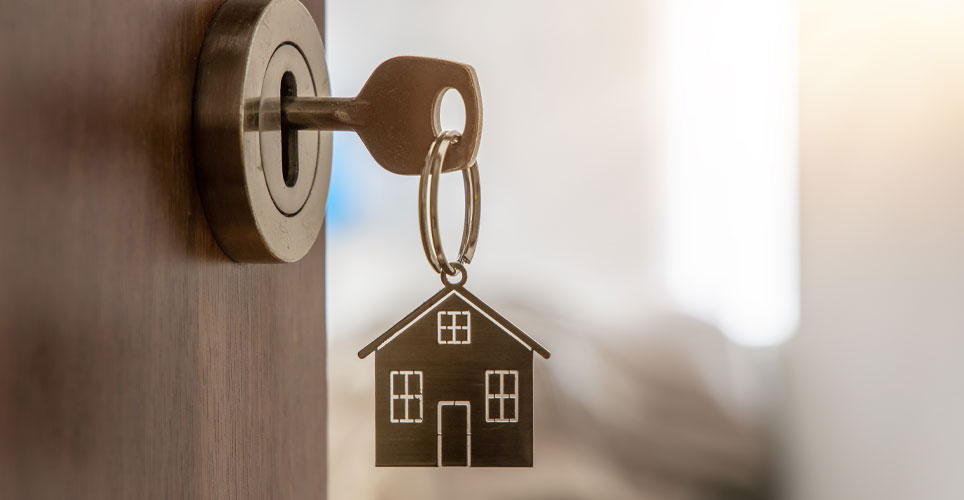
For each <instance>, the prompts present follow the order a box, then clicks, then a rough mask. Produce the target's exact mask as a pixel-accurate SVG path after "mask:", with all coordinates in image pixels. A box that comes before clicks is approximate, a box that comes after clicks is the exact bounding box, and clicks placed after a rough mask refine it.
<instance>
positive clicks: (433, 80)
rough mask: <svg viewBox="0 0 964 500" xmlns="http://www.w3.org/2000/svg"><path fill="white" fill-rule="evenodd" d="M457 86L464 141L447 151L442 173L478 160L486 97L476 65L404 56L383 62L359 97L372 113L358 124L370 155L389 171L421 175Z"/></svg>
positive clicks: (359, 132)
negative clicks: (446, 101)
mask: <svg viewBox="0 0 964 500" xmlns="http://www.w3.org/2000/svg"><path fill="white" fill-rule="evenodd" d="M448 89H455V90H456V91H458V93H459V94H461V96H462V102H464V103H465V129H464V130H463V132H462V139H461V140H460V141H459V142H458V143H457V144H455V145H453V146H452V147H451V148H450V149H449V151H448V154H447V155H446V158H445V165H443V167H442V169H443V171H452V170H461V169H463V168H465V167H467V166H469V165H471V164H472V162H474V161H475V157H476V154H478V150H479V141H480V139H481V133H482V96H481V93H480V92H479V80H478V77H477V76H476V74H475V69H474V68H472V66H469V65H467V64H461V63H456V62H452V61H446V60H443V59H433V58H428V57H412V56H403V57H395V58H392V59H389V60H387V61H385V62H383V63H382V64H380V65H379V66H378V67H377V68H375V71H374V72H373V73H372V75H371V77H369V78H368V82H366V83H365V86H364V88H362V90H361V92H359V93H358V97H357V98H356V100H357V101H359V102H364V103H367V104H368V110H369V111H370V112H371V115H370V116H368V117H367V119H366V120H365V124H364V125H363V126H360V127H357V128H355V131H356V132H357V133H358V136H359V137H361V140H362V142H364V143H365V146H366V147H367V148H368V151H369V152H370V153H371V155H372V157H373V158H375V161H377V162H378V164H379V165H381V166H382V167H384V168H385V169H386V170H388V171H390V172H393V173H396V174H402V175H419V174H420V173H421V172H422V167H423V166H424V165H425V155H426V154H427V153H428V151H429V147H430V146H431V144H432V141H434V140H435V137H436V135H437V134H438V133H439V132H441V130H440V125H439V106H440V105H441V101H442V95H443V94H444V93H445V91H446V90H448Z"/></svg>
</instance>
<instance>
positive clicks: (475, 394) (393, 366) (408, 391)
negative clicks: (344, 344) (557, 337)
mask: <svg viewBox="0 0 964 500" xmlns="http://www.w3.org/2000/svg"><path fill="white" fill-rule="evenodd" d="M533 351H535V352H537V353H539V354H540V355H541V356H542V357H544V358H549V351H548V350H546V348H545V347H542V346H541V345H539V343H537V342H536V341H535V340H533V339H532V338H530V337H529V336H528V335H526V334H525V333H523V332H522V330H520V329H519V328H518V327H516V326H515V325H513V324H512V323H510V322H509V321H508V320H506V319H505V318H503V317H502V316H501V315H499V314H498V313H497V312H495V311H494V310H492V308H490V307H489V306H487V305H485V303H484V302H482V301H481V300H479V299H478V298H477V297H475V296H474V295H472V294H471V293H469V292H468V291H467V290H465V289H464V288H462V287H461V286H460V285H447V286H446V287H445V288H443V289H442V290H441V291H440V292H439V293H437V294H435V295H434V296H433V297H432V298H430V299H428V300H427V301H426V302H425V303H424V304H422V305H421V306H420V307H419V308H418V309H415V310H414V311H412V312H411V313H410V314H409V315H408V316H406V317H405V318H404V319H402V320H401V321H399V322H398V323H397V324H396V325H395V326H393V327H392V328H391V329H389V330H388V331H387V332H385V333H384V334H382V335H381V336H379V337H378V338H376V339H375V340H374V341H373V342H371V343H370V344H368V345H367V346H365V348H364V349H362V350H361V351H359V352H358V357H360V358H365V357H366V356H368V355H369V354H371V353H372V352H375V465H377V466H428V467H434V466H463V467H467V466H474V467H531V466H532V359H533V356H532V353H533Z"/></svg>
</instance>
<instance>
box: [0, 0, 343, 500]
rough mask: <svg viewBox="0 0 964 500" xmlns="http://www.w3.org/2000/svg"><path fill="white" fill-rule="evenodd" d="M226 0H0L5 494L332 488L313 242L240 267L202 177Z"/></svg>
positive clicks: (1, 466)
mask: <svg viewBox="0 0 964 500" xmlns="http://www.w3.org/2000/svg"><path fill="white" fill-rule="evenodd" d="M303 1H304V3H305V4H306V5H307V7H308V8H309V10H310V11H311V12H312V14H313V16H314V17H315V20H316V21H317V23H318V25H319V26H323V14H324V5H323V0H303ZM220 3H221V1H220V0H71V1H64V2H39V1H19V2H2V3H0V63H2V64H0V165H2V169H3V178H2V179H3V180H2V182H0V498H3V499H21V498H24V499H33V498H57V499H59V498H80V499H109V498H122V499H135V498H136V499H142V498H158V499H160V498H163V499H173V498H177V499H181V498H252V499H254V498H256V499H266V498H295V499H304V498H323V497H324V496H325V485H326V477H325V474H326V472H325V469H326V400H325V399H326V385H325V384H326V380H325V311H324V304H325V297H324V283H325V277H324V270H325V255H324V241H323V240H321V239H319V241H318V243H316V245H315V247H314V249H313V250H312V251H311V252H310V253H309V254H308V256H307V257H305V258H304V259H303V260H302V261H301V262H298V263H296V264H288V265H277V264H276V265H251V264H248V265H241V264H236V263H234V262H232V261H230V260H229V259H227V258H226V257H225V256H224V254H223V253H222V252H221V250H220V249H219V248H218V245H217V243H216V242H215V240H214V238H213V237H212V234H211V231H210V230H209V228H208V225H207V222H206V221H205V218H204V213H203V210H202V207H201V203H200V199H199V197H198V191H197V188H196V184H195V175H194V165H193V159H192V144H191V140H192V139H191V106H192V93H193V87H194V75H195V68H196V64H197V58H198V54H199V52H200V48H201V42H202V40H203V37H204V33H205V28H206V26H207V24H208V21H209V20H210V19H211V17H212V16H213V15H214V13H215V11H216V10H217V8H218V6H219V5H220Z"/></svg>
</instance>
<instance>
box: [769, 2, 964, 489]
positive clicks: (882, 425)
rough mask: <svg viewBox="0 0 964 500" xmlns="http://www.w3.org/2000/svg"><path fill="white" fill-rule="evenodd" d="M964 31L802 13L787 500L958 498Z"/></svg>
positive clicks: (923, 19)
mask: <svg viewBox="0 0 964 500" xmlns="http://www.w3.org/2000/svg"><path fill="white" fill-rule="evenodd" d="M962 26H964V5H962V4H961V3H960V2H937V1H925V2H920V1H903V2H877V1H873V2H872V1H853V2H839V1H836V0H807V1H804V2H802V10H801V120H802V121H801V142H800V149H801V166H800V168H801V179H800V182H801V203H802V206H801V210H802V221H801V226H802V235H801V239H802V249H801V256H802V280H801V281H802V310H801V312H802V317H801V331H800V332H799V333H798V335H797V337H796V338H795V340H794V341H793V342H792V344H791V345H790V346H789V348H788V350H787V376H788V388H787V389H788V393H787V397H788V406H787V408H786V416H787V418H786V423H787V427H786V432H785V436H786V439H787V442H786V444H787V445H788V457H787V458H788V459H789V462H788V464H789V468H788V469H787V470H786V473H787V477H786V479H787V481H788V482H787V486H788V487H789V490H790V493H791V495H790V496H791V497H792V498H797V499H815V500H834V499H847V500H853V499H873V500H889V499H928V500H944V499H947V500H951V499H961V498H964V363H962V358H964V56H962V54H964V30H962Z"/></svg>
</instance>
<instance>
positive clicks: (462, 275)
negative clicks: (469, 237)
mask: <svg viewBox="0 0 964 500" xmlns="http://www.w3.org/2000/svg"><path fill="white" fill-rule="evenodd" d="M451 264H452V267H454V268H455V270H456V271H457V272H458V274H459V281H458V282H456V283H452V282H451V281H449V275H448V274H446V273H439V277H440V278H442V284H443V285H445V286H462V285H464V284H465V282H466V281H468V280H469V272H468V271H466V270H465V266H463V265H462V264H459V263H458V262H452V263H451ZM451 276H455V275H454V274H452V275H451Z"/></svg>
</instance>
